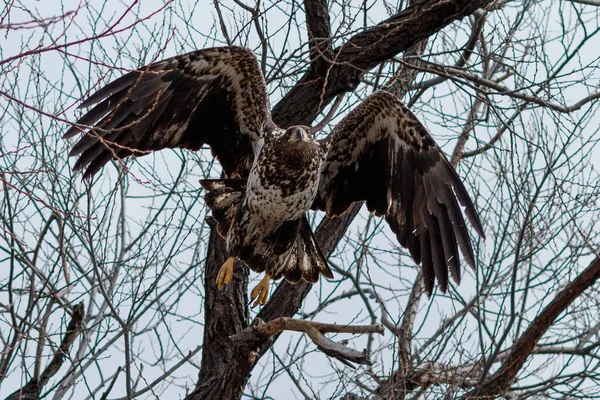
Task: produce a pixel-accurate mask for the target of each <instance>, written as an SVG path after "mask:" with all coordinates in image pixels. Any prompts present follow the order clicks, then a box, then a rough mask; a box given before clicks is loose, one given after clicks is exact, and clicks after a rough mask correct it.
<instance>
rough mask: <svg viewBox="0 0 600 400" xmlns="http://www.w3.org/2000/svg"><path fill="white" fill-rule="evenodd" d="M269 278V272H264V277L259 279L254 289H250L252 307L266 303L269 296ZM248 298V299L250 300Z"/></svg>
mask: <svg viewBox="0 0 600 400" xmlns="http://www.w3.org/2000/svg"><path fill="white" fill-rule="evenodd" d="M270 280H271V276H270V275H269V274H265V276H264V278H262V280H261V281H260V283H259V284H258V285H256V287H255V288H254V289H252V293H251V294H250V297H251V298H252V300H254V304H252V308H254V307H256V306H257V305H259V304H262V305H263V306H264V305H265V304H267V299H268V298H269V281H270ZM252 300H250V301H252Z"/></svg>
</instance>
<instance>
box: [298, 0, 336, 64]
mask: <svg viewBox="0 0 600 400" xmlns="http://www.w3.org/2000/svg"><path fill="white" fill-rule="evenodd" d="M304 10H305V12H306V25H307V28H308V45H309V54H310V60H311V63H312V67H313V68H314V69H315V70H317V71H318V73H319V74H320V75H324V74H325V71H326V68H327V66H328V65H329V62H328V61H327V60H331V58H332V55H333V50H332V48H331V25H330V22H329V10H328V9H327V1H326V0H304Z"/></svg>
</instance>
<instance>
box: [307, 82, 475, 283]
mask: <svg viewBox="0 0 600 400" xmlns="http://www.w3.org/2000/svg"><path fill="white" fill-rule="evenodd" d="M322 144H323V146H324V147H325V148H327V149H328V151H327V155H326V158H325V163H324V165H323V168H322V173H321V177H320V182H319V190H318V194H317V199H316V200H315V203H314V207H313V208H319V209H321V210H324V211H325V212H326V213H327V216H328V217H334V216H337V215H340V214H342V213H344V212H345V211H346V210H347V209H348V207H349V206H350V205H351V204H352V203H353V202H356V201H362V200H365V201H366V203H367V207H368V209H369V210H370V211H371V212H375V213H376V214H377V215H382V216H385V219H386V221H387V222H388V223H389V225H390V227H391V229H392V231H393V232H394V233H395V234H396V236H397V238H398V241H399V242H400V244H401V245H402V246H404V247H407V248H408V250H409V251H410V254H411V256H412V257H413V259H414V260H415V261H416V262H417V263H419V262H421V263H422V264H423V278H424V282H425V289H426V291H427V293H429V294H431V292H432V291H433V285H434V281H435V278H437V280H438V284H439V287H440V289H441V290H442V291H446V289H447V287H448V271H450V274H451V276H452V278H453V279H454V280H455V281H457V282H459V281H460V268H459V253H458V248H459V247H460V249H461V251H462V253H463V255H464V257H465V259H466V261H467V263H468V264H469V265H471V266H472V267H475V257H474V254H473V249H472V246H471V241H470V239H469V234H468V231H467V228H466V225H465V221H464V218H463V215H462V212H461V207H460V205H462V207H464V210H465V215H466V216H467V218H468V219H469V221H470V222H471V225H473V227H474V228H475V230H476V231H477V233H479V235H481V236H482V237H483V236H484V233H483V228H482V226H481V222H480V221H479V218H478V216H477V212H476V211H475V207H474V206H473V203H472V202H471V200H470V198H469V195H468V194H467V191H466V189H465V187H464V186H463V184H462V182H461V181H460V178H459V177H458V175H457V174H456V171H455V170H454V168H453V167H452V166H451V165H450V163H449V162H448V160H447V159H446V157H445V156H444V154H443V153H442V151H441V150H440V148H439V147H438V145H437V144H436V143H435V142H434V141H433V138H432V137H431V136H430V135H429V133H428V132H427V130H426V129H425V127H424V126H423V125H422V124H421V123H420V122H419V120H418V119H417V118H416V117H415V116H414V114H413V113H412V112H411V111H410V110H409V109H408V108H406V107H405V106H404V105H403V104H402V103H401V102H400V101H399V100H398V98H397V97H395V96H394V95H392V94H390V93H387V92H383V91H380V92H377V93H375V94H373V95H371V96H370V97H368V98H367V99H366V100H365V101H363V102H362V103H361V104H360V105H359V106H358V107H356V108H355V109H354V110H353V111H352V112H351V113H350V114H348V115H347V116H346V117H345V118H344V119H343V120H342V121H341V122H340V123H339V124H338V125H337V126H336V128H335V130H334V131H333V133H332V134H331V135H330V136H329V137H328V138H327V139H324V141H323V143H322ZM457 199H458V201H457ZM459 202H460V205H459Z"/></svg>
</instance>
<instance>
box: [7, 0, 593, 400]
mask: <svg viewBox="0 0 600 400" xmlns="http://www.w3.org/2000/svg"><path fill="white" fill-rule="evenodd" d="M4 5H5V7H4V9H3V10H0V29H1V30H2V35H3V37H2V39H0V40H3V43H2V45H1V46H0V107H1V114H0V115H2V118H1V119H0V132H2V133H1V135H0V185H1V186H2V195H1V196H0V346H1V347H0V348H1V350H0V395H2V396H4V397H6V398H7V399H11V400H12V399H41V398H52V399H63V398H76V399H95V398H98V399H121V398H175V397H179V398H183V397H185V398H186V399H194V400H197V399H240V398H256V399H262V398H276V399H279V398H304V399H316V398H318V399H325V398H337V399H346V400H357V399H386V400H387V399H405V398H415V399H416V398H436V399H437V398H448V399H450V398H481V399H484V398H485V399H489V398H508V399H512V398H568V399H573V398H582V399H583V398H585V399H589V398H598V397H600V394H598V391H597V389H596V388H597V386H598V384H599V382H598V380H599V378H600V370H599V368H600V363H598V360H599V359H600V352H599V351H598V348H599V346H600V318H599V317H598V315H600V310H599V309H600V302H599V301H598V298H597V296H596V295H595V292H594V290H595V289H593V288H592V289H590V288H591V287H592V286H594V284H595V283H596V281H597V279H598V278H599V277H600V254H599V250H598V243H600V240H598V239H599V234H600V230H599V229H598V228H597V223H596V222H597V221H598V218H599V215H600V214H599V210H598V207H599V205H600V200H599V198H598V197H599V196H600V184H599V180H598V168H599V167H600V164H598V160H599V159H600V157H599V154H600V151H599V149H598V148H597V143H598V140H599V139H600V132H599V129H598V126H600V121H599V116H600V113H598V112H597V111H598V104H599V102H598V99H599V98H600V58H599V57H598V52H597V47H598V45H599V43H600V42H599V39H598V34H599V32H600V24H599V20H600V18H599V14H600V8H599V6H600V3H598V2H596V1H575V0H573V1H558V0H556V1H548V2H534V1H529V0H522V1H512V2H510V1H499V0H412V1H400V2H395V3H393V2H389V1H370V2H369V1H356V2H353V1H334V0H332V1H325V0H304V1H303V2H297V1H293V0H292V1H286V2H279V1H260V0H259V1H257V2H244V1H242V0H231V1H214V2H212V3H211V4H207V2H185V1H172V0H170V1H169V0H165V1H164V2H163V3H161V4H159V5H157V4H152V3H151V2H144V4H142V2H138V1H130V2H119V3H116V2H107V1H106V2H102V1H92V2H74V1H67V0H63V2H62V3H60V7H59V4H57V5H56V6H53V7H50V6H48V5H46V4H44V5H42V4H41V3H38V2H33V1H25V0H9V1H5V2H4ZM54 7H56V8H54ZM229 44H235V45H242V46H247V47H250V48H251V49H253V50H254V51H255V52H256V54H257V56H258V58H259V62H260V65H261V68H262V70H263V73H264V74H265V77H266V79H267V83H268V86H269V90H270V92H271V102H272V106H273V119H274V121H275V122H276V123H278V124H279V125H280V126H289V125H292V124H307V125H319V126H320V127H322V128H323V130H322V132H323V133H322V134H323V135H325V134H328V133H329V132H330V131H331V127H332V126H333V125H334V124H335V123H336V122H337V121H338V120H339V119H340V118H341V117H343V116H344V115H345V114H346V113H347V112H348V110H350V109H351V108H353V107H354V106H356V104H357V103H358V102H359V101H360V100H361V99H362V98H364V97H365V96H366V95H368V94H370V93H371V92H373V91H376V90H379V89H385V90H388V91H391V92H393V93H395V94H396V95H397V96H399V97H400V98H402V100H403V101H404V102H405V103H406V104H407V105H408V106H409V107H410V108H411V109H412V110H413V112H414V113H415V114H417V115H418V117H419V118H420V119H421V120H422V121H423V122H424V123H425V125H426V126H427V127H428V128H429V130H430V131H431V133H432V135H433V136H434V138H435V139H436V140H437V142H438V143H439V144H440V145H441V146H442V148H443V149H444V150H445V151H446V152H447V154H448V156H449V157H451V160H452V163H453V165H455V167H456V168H457V170H458V173H459V175H460V176H461V177H462V179H464V180H465V183H466V187H467V188H468V189H469V191H470V193H471V194H472V197H473V198H474V200H475V201H476V204H477V208H478V210H479V212H480V215H481V219H482V221H483V223H484V226H485V230H486V235H487V240H485V241H478V242H476V245H477V246H476V247H477V260H478V268H477V270H476V271H473V270H470V269H464V270H463V276H462V283H461V284H460V285H454V286H452V287H451V289H450V291H449V293H447V294H442V293H440V292H434V295H433V296H432V298H431V299H428V298H427V297H426V296H424V295H423V285H422V277H421V275H420V273H419V267H418V266H416V265H414V263H413V262H412V260H411V258H410V256H409V255H408V254H407V252H406V251H405V249H403V248H401V247H400V246H399V245H398V244H397V242H396V239H395V237H394V235H393V234H391V232H390V231H389V229H388V228H387V226H386V224H385V223H384V222H382V221H381V220H380V219H379V218H377V217H374V216H371V215H369V213H368V212H367V211H366V210H364V209H363V208H361V205H360V204H356V205H354V206H353V207H352V208H351V210H350V211H349V212H348V213H346V214H344V215H343V216H342V217H340V218H337V219H332V220H327V219H323V220H322V219H321V218H322V216H321V215H319V214H311V215H310V218H311V223H312V224H313V225H314V227H315V230H316V235H317V238H318V240H319V243H320V245H321V248H322V249H323V251H324V253H325V254H326V256H327V257H328V258H329V263H330V266H331V268H332V270H333V271H334V273H335V279H334V280H331V281H327V280H321V281H320V282H319V283H318V284H316V285H314V286H311V285H310V284H306V283H300V284H297V285H292V284H289V283H287V282H281V283H280V284H279V285H278V286H277V288H276V289H275V290H274V292H273V293H272V294H271V296H270V300H269V302H268V303H267V304H266V305H265V306H264V307H262V308H260V309H251V308H249V305H248V286H249V284H250V283H251V282H252V281H253V280H255V279H257V277H256V276H254V275H253V274H249V273H248V271H247V269H246V268H244V267H243V266H242V265H238V264H236V271H235V275H234V279H233V281H232V283H231V284H230V285H229V286H228V287H227V288H226V289H225V290H224V291H222V292H220V291H218V290H217V287H216V284H215V278H216V275H217V272H218V269H219V267H220V265H221V264H222V263H223V262H224V261H225V253H224V243H223V241H222V240H221V239H220V237H219V236H218V235H217V234H216V232H215V231H214V230H212V228H211V225H210V221H207V220H206V217H207V216H208V211H207V209H206V207H205V205H204V202H203V195H204V193H203V191H202V190H201V189H200V186H199V184H198V180H199V179H201V178H204V177H208V176H213V177H216V176H218V175H219V173H220V170H219V168H218V166H217V164H216V163H215V162H214V160H213V159H212V157H211V156H210V152H209V151H201V152H198V153H190V152H185V151H165V152H160V153H156V154H152V155H147V156H144V157H139V158H132V159H129V160H126V161H125V162H115V163H114V164H113V165H111V166H107V167H106V168H104V170H103V171H102V172H101V173H100V174H98V176H97V177H96V178H94V180H93V182H87V181H82V180H81V178H80V176H79V174H74V173H72V172H71V167H70V165H72V164H70V162H69V160H68V157H67V153H68V148H69V145H70V144H69V143H67V142H66V141H64V140H62V139H61V136H62V134H63V133H64V132H65V131H66V130H67V129H68V127H69V126H70V124H72V123H73V122H74V121H75V120H76V118H77V116H78V115H79V111H76V110H75V108H76V106H77V105H78V103H79V102H80V100H81V99H82V98H83V97H85V96H86V95H88V94H89V93H90V92H91V91H94V90H95V89H98V88H99V87H101V86H102V85H103V84H105V83H107V82H108V81H110V80H112V79H115V78H116V77H118V76H120V75H122V74H123V73H125V72H127V71H130V70H132V69H135V68H137V67H139V66H142V65H145V64H148V63H150V62H152V61H156V60H160V59H163V58H166V57H168V56H171V55H175V54H181V53H185V52H188V51H192V50H195V49H198V48H204V47H211V46H223V45H229ZM597 114H598V116H597ZM382 333H383V335H382ZM363 349H364V350H363Z"/></svg>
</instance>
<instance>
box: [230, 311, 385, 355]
mask: <svg viewBox="0 0 600 400" xmlns="http://www.w3.org/2000/svg"><path fill="white" fill-rule="evenodd" d="M283 331H295V332H303V333H306V334H307V335H308V337H309V338H310V339H311V340H312V341H313V343H314V344H315V345H316V346H317V348H318V349H319V350H321V351H322V352H323V353H325V354H327V355H328V356H330V357H334V358H336V359H338V360H340V361H341V362H343V363H344V364H346V365H350V366H352V365H351V364H349V363H348V361H351V362H354V363H357V364H371V360H370V359H369V355H368V354H367V351H366V350H363V351H362V352H360V351H356V350H354V349H351V348H349V347H347V346H345V345H343V344H341V343H336V342H334V341H332V340H329V339H327V338H326V337H325V335H324V334H325V333H350V334H365V333H379V334H382V335H383V326H381V325H335V324H323V323H320V322H313V321H304V320H298V319H292V318H287V317H281V318H277V319H274V320H272V321H269V322H267V323H265V322H264V321H263V320H261V319H260V318H257V319H256V320H254V323H253V324H252V326H250V327H248V328H246V329H244V330H243V331H242V332H240V333H238V334H236V335H234V336H233V337H231V338H230V339H232V340H233V341H234V342H235V346H236V347H238V348H246V351H247V352H252V351H254V348H255V347H256V344H257V342H258V341H259V340H260V341H263V340H267V339H269V338H271V337H272V336H274V335H278V334H280V333H281V332H283Z"/></svg>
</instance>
